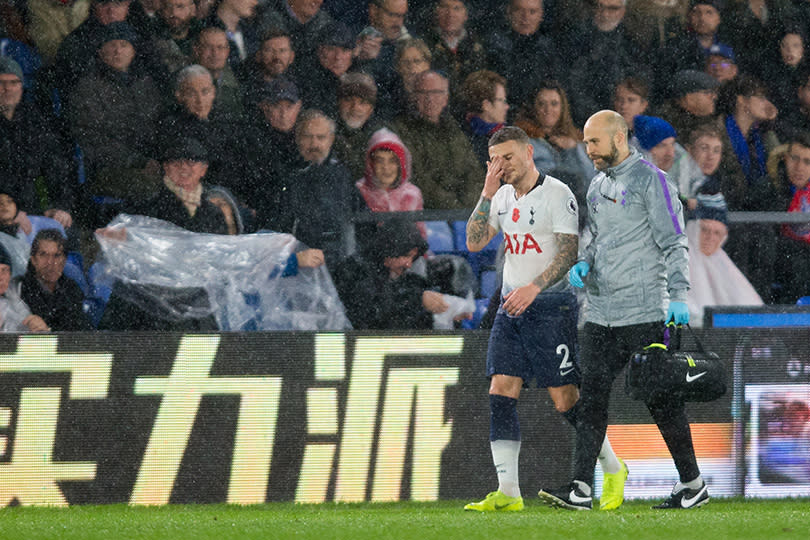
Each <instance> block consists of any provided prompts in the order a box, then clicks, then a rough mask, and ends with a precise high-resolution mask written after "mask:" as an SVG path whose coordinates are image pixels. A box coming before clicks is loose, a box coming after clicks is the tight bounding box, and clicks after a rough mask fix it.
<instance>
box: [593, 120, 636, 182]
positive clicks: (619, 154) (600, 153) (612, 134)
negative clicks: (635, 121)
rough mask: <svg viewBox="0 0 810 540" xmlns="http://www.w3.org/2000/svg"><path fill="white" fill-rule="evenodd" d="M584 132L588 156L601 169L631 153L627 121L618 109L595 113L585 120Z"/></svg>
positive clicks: (612, 164) (614, 163) (613, 165)
mask: <svg viewBox="0 0 810 540" xmlns="http://www.w3.org/2000/svg"><path fill="white" fill-rule="evenodd" d="M583 134H584V140H585V149H586V151H587V153H588V157H589V158H590V159H591V161H593V165H594V167H596V168H597V169H598V170H600V171H602V170H605V169H607V168H610V167H615V166H616V165H618V164H619V163H621V162H622V161H624V160H625V159H626V158H627V156H629V155H630V147H629V145H628V142H627V138H628V128H627V122H625V120H624V117H622V115H620V114H619V113H617V112H616V111H610V110H603V111H599V112H598V113H595V114H594V115H593V116H591V117H590V118H588V121H587V122H585V127H584V129H583Z"/></svg>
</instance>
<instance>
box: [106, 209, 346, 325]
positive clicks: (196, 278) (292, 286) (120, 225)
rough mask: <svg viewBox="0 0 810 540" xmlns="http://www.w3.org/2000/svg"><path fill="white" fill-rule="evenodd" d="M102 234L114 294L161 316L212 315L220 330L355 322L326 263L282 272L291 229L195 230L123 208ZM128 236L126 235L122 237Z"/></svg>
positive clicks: (291, 245)
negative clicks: (288, 273) (293, 272)
mask: <svg viewBox="0 0 810 540" xmlns="http://www.w3.org/2000/svg"><path fill="white" fill-rule="evenodd" d="M108 229H112V230H119V231H121V232H123V230H125V231H126V236H125V238H126V239H125V240H123V239H116V238H114V237H113V236H110V235H100V234H96V238H97V240H98V242H99V244H100V245H101V249H102V252H103V263H104V266H105V273H107V274H108V275H109V276H110V277H112V278H113V279H115V280H118V281H119V282H121V283H122V284H123V285H124V286H121V287H117V288H116V294H118V295H119V296H121V297H122V298H123V299H124V300H126V301H129V302H132V303H134V304H135V305H137V306H138V307H139V308H141V309H143V310H145V311H147V312H148V313H154V314H155V315H156V316H157V317H161V318H164V319H169V320H174V321H179V320H184V319H199V318H203V317H207V316H209V315H213V316H214V317H215V319H216V321H217V324H218V326H219V329H220V330H345V329H350V328H351V324H350V323H349V320H348V319H347V318H346V315H345V313H344V310H343V304H342V303H341V302H340V299H339V298H338V295H337V291H336V290H335V287H334V285H333V284H332V279H331V277H330V276H329V272H328V271H327V270H326V267H325V266H321V267H319V268H301V269H300V270H299V272H298V274H297V275H293V276H286V277H283V276H282V274H283V271H284V268H285V267H286V265H287V261H288V259H289V257H290V255H291V254H292V253H295V252H296V251H297V250H298V248H300V247H303V246H302V245H301V244H300V243H299V242H298V241H297V240H296V239H295V238H294V237H293V236H292V235H289V234H280V233H262V234H248V235H237V236H224V235H215V234H201V233H194V232H190V231H187V230H185V229H182V228H180V227H177V226H175V225H173V224H171V223H168V222H165V221H162V220H159V219H154V218H150V217H145V216H132V215H127V214H121V215H119V216H118V217H116V218H115V219H114V220H113V221H112V222H111V223H110V224H109V225H108ZM122 238H123V235H122Z"/></svg>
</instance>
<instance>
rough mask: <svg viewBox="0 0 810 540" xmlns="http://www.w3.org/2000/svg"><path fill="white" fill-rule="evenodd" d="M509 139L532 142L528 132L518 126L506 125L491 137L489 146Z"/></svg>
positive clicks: (523, 142)
mask: <svg viewBox="0 0 810 540" xmlns="http://www.w3.org/2000/svg"><path fill="white" fill-rule="evenodd" d="M509 141H517V142H519V143H521V144H531V143H530V141H529V136H528V135H526V132H525V131H523V130H522V129H520V128H519V127H517V126H504V127H502V128H501V129H499V130H498V131H496V132H495V134H494V135H493V136H492V137H490V138H489V143H488V144H487V146H495V145H498V144H502V143H505V142H509Z"/></svg>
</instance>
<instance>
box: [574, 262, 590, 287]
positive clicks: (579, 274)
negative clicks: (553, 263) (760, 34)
mask: <svg viewBox="0 0 810 540" xmlns="http://www.w3.org/2000/svg"><path fill="white" fill-rule="evenodd" d="M590 271H591V265H590V264H588V263H586V262H585V261H579V262H578V263H577V264H575V265H574V266H572V267H571V270H569V271H568V283H570V284H571V285H573V286H574V287H576V288H578V289H581V288H582V287H584V286H585V283H583V282H582V278H584V277H585V276H587V275H588V272H590Z"/></svg>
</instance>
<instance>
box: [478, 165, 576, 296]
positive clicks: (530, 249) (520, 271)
mask: <svg viewBox="0 0 810 540" xmlns="http://www.w3.org/2000/svg"><path fill="white" fill-rule="evenodd" d="M489 224H490V225H491V226H492V228H494V229H495V230H496V231H503V234H504V239H503V242H504V251H505V255H506V258H505V262H504V269H503V289H502V293H503V294H506V293H508V292H509V291H511V290H512V289H516V288H518V287H522V286H524V285H527V284H529V283H531V282H532V281H533V280H534V279H535V278H536V277H537V276H539V275H540V274H542V273H543V271H545V269H546V268H547V267H548V265H549V264H550V263H551V261H552V260H553V259H554V257H555V256H556V255H557V244H556V242H555V241H554V233H563V234H578V226H579V210H578V208H577V201H576V199H575V198H574V194H573V193H572V192H571V190H570V189H569V188H568V186H566V185H565V184H564V183H562V182H561V181H559V180H557V179H556V178H554V177H552V176H548V175H546V176H545V179H544V180H543V183H542V184H539V185H536V186H535V187H534V188H533V189H532V190H531V191H529V192H528V193H527V194H526V195H524V196H522V197H520V198H517V197H516V196H515V188H514V187H512V186H511V185H509V184H506V185H503V186H501V187H500V189H498V191H497V192H496V193H495V196H494V197H493V198H492V206H491V209H490V213H489ZM561 281H563V280H561ZM563 286H564V285H563ZM556 288H557V287H554V289H556Z"/></svg>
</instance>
